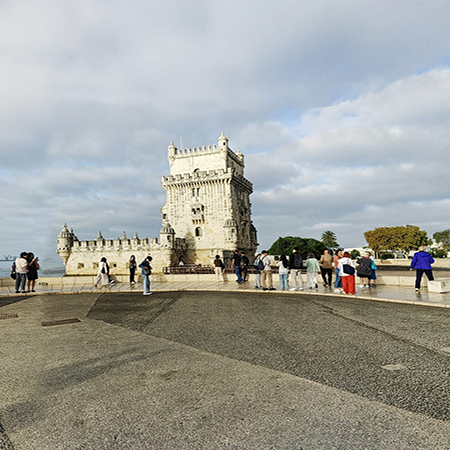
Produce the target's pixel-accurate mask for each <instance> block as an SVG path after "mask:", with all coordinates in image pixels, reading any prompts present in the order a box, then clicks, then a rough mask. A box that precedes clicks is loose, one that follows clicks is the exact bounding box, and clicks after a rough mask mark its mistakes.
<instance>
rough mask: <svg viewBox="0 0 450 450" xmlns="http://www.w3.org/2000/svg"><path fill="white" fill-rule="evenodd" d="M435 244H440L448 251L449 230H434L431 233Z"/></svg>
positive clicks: (449, 242) (449, 247) (449, 248)
mask: <svg viewBox="0 0 450 450" xmlns="http://www.w3.org/2000/svg"><path fill="white" fill-rule="evenodd" d="M433 239H434V240H435V242H436V244H441V248H442V249H443V250H444V251H445V253H448V252H449V251H450V230H444V231H436V233H434V234H433Z"/></svg>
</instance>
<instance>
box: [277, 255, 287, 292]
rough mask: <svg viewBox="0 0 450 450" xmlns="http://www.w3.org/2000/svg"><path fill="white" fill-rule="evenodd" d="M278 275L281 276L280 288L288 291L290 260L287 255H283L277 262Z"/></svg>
mask: <svg viewBox="0 0 450 450" xmlns="http://www.w3.org/2000/svg"><path fill="white" fill-rule="evenodd" d="M277 266H278V276H279V277H280V289H281V290H282V291H287V290H288V289H289V281H288V280H289V261H288V260H287V258H286V255H284V254H283V255H281V256H280V260H279V261H278V263H277Z"/></svg>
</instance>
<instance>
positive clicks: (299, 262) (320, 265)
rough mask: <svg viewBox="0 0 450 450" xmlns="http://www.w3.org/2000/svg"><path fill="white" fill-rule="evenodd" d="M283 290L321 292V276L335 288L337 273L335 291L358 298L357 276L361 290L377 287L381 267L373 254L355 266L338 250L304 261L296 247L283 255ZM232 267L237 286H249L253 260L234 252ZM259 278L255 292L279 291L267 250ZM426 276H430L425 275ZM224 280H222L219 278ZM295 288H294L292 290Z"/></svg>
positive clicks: (257, 266) (257, 268)
mask: <svg viewBox="0 0 450 450" xmlns="http://www.w3.org/2000/svg"><path fill="white" fill-rule="evenodd" d="M220 264H222V265H223V263H222V261H221V260H220V257H219V256H218V255H217V256H216V259H215V261H214V265H215V267H216V277H217V278H216V279H217V281H223V274H222V271H223V267H222V269H219V270H217V269H218V267H219V265H220ZM276 266H277V268H278V277H279V284H280V289H281V290H283V291H284V290H290V291H301V290H304V289H305V288H306V289H317V288H318V287H319V278H318V277H319V275H321V277H322V280H323V286H324V287H329V288H332V287H333V269H334V272H335V282H334V291H335V292H339V293H345V294H355V293H356V289H355V274H356V275H357V276H358V277H359V278H360V279H361V285H360V286H359V287H360V288H362V289H364V288H369V287H376V286H377V275H376V270H377V266H376V265H375V262H374V258H373V256H372V254H371V253H370V252H365V253H364V254H363V256H362V257H361V258H359V259H358V260H357V262H356V265H355V263H354V262H353V260H352V258H351V255H350V253H348V252H343V251H342V250H338V251H337V252H336V254H335V255H334V257H333V256H332V255H331V254H330V251H329V250H325V251H324V252H323V255H321V257H320V259H317V258H316V255H315V254H314V253H312V252H310V253H308V254H307V255H306V259H305V260H304V261H303V258H302V255H301V254H300V250H299V248H297V247H295V248H294V249H293V250H292V253H291V254H290V255H289V256H287V255H286V254H282V255H281V256H280V257H279V259H278V261H277V262H276ZM231 267H232V269H233V271H234V272H235V274H236V277H237V279H236V282H237V283H245V282H246V281H247V280H248V269H249V260H248V258H247V257H246V256H245V254H244V253H241V252H239V250H235V251H234V256H233V260H232V263H231ZM302 270H306V286H305V287H304V286H303V279H302V276H301V273H302ZM253 272H254V274H255V289H262V290H263V291H267V290H275V288H274V286H273V268H272V263H271V260H270V258H269V256H268V253H267V250H263V251H262V252H261V253H258V254H257V255H256V258H255V260H254V262H253ZM425 273H426V272H425ZM219 277H220V278H219ZM290 286H291V287H290Z"/></svg>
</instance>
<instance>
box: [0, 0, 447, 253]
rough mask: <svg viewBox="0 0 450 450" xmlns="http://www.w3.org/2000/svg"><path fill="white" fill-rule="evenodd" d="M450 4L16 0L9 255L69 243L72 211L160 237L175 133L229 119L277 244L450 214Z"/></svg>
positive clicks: (4, 204)
mask: <svg viewBox="0 0 450 450" xmlns="http://www.w3.org/2000/svg"><path fill="white" fill-rule="evenodd" d="M449 18H450V4H448V2H443V1H439V0H431V1H430V2H427V3H426V4H424V3H423V2H420V1H417V0H413V1H408V2H406V1H398V2H394V3H393V2H388V1H387V0H383V1H380V2H376V3H374V2H366V1H358V2H355V1H354V0H344V1H342V2H339V3H336V2H335V1H331V0H327V1H324V2H315V3H314V2H310V1H300V2H292V1H291V0H280V1H279V2H276V3H274V2H266V1H262V2H261V1H258V2H257V1H256V0H246V1H237V0H231V1H229V2H226V3H220V2H215V3H213V2H208V1H201V0H198V1H186V0H183V1H182V0H169V1H166V2H156V3H155V2H131V3H129V2H128V3H124V2H120V1H117V0H108V1H106V0H100V1H96V2H92V1H88V0H80V1H77V2H72V3H71V2H59V1H55V0H33V1H31V0H15V1H14V2H13V1H11V0H6V1H4V2H2V4H1V5H0V42H1V45H0V54H1V56H2V58H0V70H1V73H2V78H1V80H0V95H1V98H2V103H1V104H0V158H1V167H0V173H1V175H2V177H1V179H0V188H1V189H2V192H6V193H7V195H3V196H2V198H0V214H1V216H2V227H1V229H0V238H1V240H0V246H1V247H2V248H0V254H2V252H3V253H17V252H18V251H20V250H19V249H21V248H22V244H23V246H24V248H26V249H32V248H33V243H34V242H36V246H41V247H42V248H44V247H45V249H46V251H54V239H55V238H56V234H57V233H58V232H59V230H60V229H61V227H62V225H63V223H64V222H66V221H68V222H70V226H73V227H74V228H75V231H76V233H77V234H78V235H79V236H80V238H83V239H89V238H92V237H93V235H95V236H96V234H97V233H98V231H99V230H102V231H103V232H104V234H105V235H107V234H108V232H111V233H114V234H117V233H118V232H119V230H122V231H123V229H124V230H125V231H127V232H134V231H138V232H139V233H140V234H143V235H147V234H148V235H149V237H151V236H156V235H157V233H158V231H159V227H160V223H159V222H160V221H159V208H160V207H161V206H162V205H163V203H164V191H163V189H162V188H161V186H160V176H161V175H164V174H167V173H168V166H167V163H166V160H165V158H166V147H167V145H168V144H169V142H170V140H171V139H174V141H175V142H176V143H178V140H179V139H180V135H181V136H182V139H183V143H184V146H185V147H195V146H199V145H208V144H210V143H212V142H211V141H213V143H214V141H215V139H216V138H217V137H218V135H219V134H220V131H222V130H224V131H225V133H226V134H227V136H228V138H229V139H230V145H231V147H232V148H233V149H235V150H236V149H237V148H240V149H241V150H242V152H243V153H244V155H245V157H246V159H245V160H246V164H247V166H246V175H247V177H248V178H249V179H250V181H252V182H253V183H254V188H255V193H254V194H253V196H252V203H253V213H254V221H255V224H256V226H257V228H258V229H259V237H260V241H261V243H262V244H265V246H269V245H270V244H271V242H272V241H273V240H274V239H276V238H277V237H278V236H280V235H286V234H290V235H297V234H299V235H305V236H306V235H308V236H311V237H320V234H321V232H322V231H324V228H328V229H332V230H333V231H335V232H336V233H337V234H338V237H340V241H341V243H343V244H344V245H353V244H360V243H363V238H362V233H363V231H365V230H366V229H370V228H373V227H375V226H377V225H379V224H386V225H388V224H392V225H395V224H405V223H414V224H417V225H421V226H423V227H424V228H426V229H427V230H428V228H430V229H429V233H432V232H434V231H436V230H437V229H445V228H449V227H450V226H449V225H448V215H447V212H446V210H445V208H446V207H447V206H448V205H447V203H446V202H447V199H448V198H449V197H450V196H449V189H448V187H447V185H448V183H446V179H447V174H446V167H447V166H448V162H449V160H448V158H449V156H448V155H449V152H448V148H449V144H450V138H449V132H448V130H449V129H450V128H449V125H450V123H449V117H450V108H449V107H448V105H449V100H450V98H449V97H450V70H449V69H448V68H447V66H446V64H447V63H448V55H449V53H450V39H449V37H450V36H449V34H450V31H449V29H448V21H449ZM415 219H416V220H415ZM119 234H121V231H120V232H119ZM95 236H94V237H95ZM111 237H117V236H115V235H113V236H111ZM18 248H19V249H18ZM39 251H41V250H39Z"/></svg>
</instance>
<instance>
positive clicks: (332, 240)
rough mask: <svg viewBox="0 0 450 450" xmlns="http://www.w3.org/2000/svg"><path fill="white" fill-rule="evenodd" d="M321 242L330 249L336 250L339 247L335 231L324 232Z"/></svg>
mask: <svg viewBox="0 0 450 450" xmlns="http://www.w3.org/2000/svg"><path fill="white" fill-rule="evenodd" d="M321 240H322V242H323V243H324V244H325V245H326V246H327V247H328V248H331V249H334V248H337V247H339V244H338V243H337V236H336V233H334V232H333V231H324V232H323V233H322V237H321Z"/></svg>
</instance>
